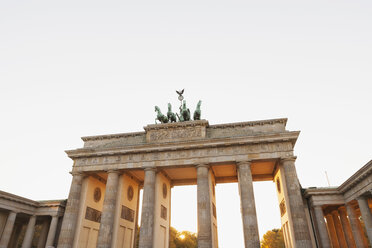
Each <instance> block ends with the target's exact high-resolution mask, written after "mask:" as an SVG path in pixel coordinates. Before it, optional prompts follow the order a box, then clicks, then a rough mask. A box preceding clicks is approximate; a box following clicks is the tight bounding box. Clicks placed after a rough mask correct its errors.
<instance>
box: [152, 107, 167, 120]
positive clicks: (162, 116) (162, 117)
mask: <svg viewBox="0 0 372 248" xmlns="http://www.w3.org/2000/svg"><path fill="white" fill-rule="evenodd" d="M155 112H157V113H158V114H157V116H156V118H155V123H156V120H159V121H160V122H161V123H168V117H167V116H166V115H163V114H162V113H161V111H160V108H159V107H158V106H155Z"/></svg>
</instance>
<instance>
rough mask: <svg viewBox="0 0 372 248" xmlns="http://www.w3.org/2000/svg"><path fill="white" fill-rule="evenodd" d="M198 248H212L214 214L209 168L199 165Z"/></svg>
mask: <svg viewBox="0 0 372 248" xmlns="http://www.w3.org/2000/svg"><path fill="white" fill-rule="evenodd" d="M196 172H197V187H198V195H197V198H198V248H212V214H211V197H210V195H209V194H210V190H209V166H208V165H204V164H201V165H198V166H197V167H196Z"/></svg>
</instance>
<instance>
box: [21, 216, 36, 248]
mask: <svg viewBox="0 0 372 248" xmlns="http://www.w3.org/2000/svg"><path fill="white" fill-rule="evenodd" d="M35 223H36V216H35V215H33V216H31V217H30V220H29V221H28V225H27V229H26V234H25V237H24V238H23V243H22V248H30V247H31V243H32V238H33V237H34V231H35Z"/></svg>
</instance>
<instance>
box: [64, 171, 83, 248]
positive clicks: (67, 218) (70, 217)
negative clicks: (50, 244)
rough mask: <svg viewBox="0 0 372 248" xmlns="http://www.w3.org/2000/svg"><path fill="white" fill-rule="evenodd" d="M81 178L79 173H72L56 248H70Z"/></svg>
mask: <svg viewBox="0 0 372 248" xmlns="http://www.w3.org/2000/svg"><path fill="white" fill-rule="evenodd" d="M83 178H84V177H83V175H82V174H80V173H76V174H73V177H72V182H71V187H70V193H69V195H68V200H67V205H66V210H65V215H64V217H63V222H62V227H61V233H60V235H59V240H58V248H72V244H73V242H74V235H75V230H76V223H77V220H78V214H79V209H80V196H81V186H82V183H83Z"/></svg>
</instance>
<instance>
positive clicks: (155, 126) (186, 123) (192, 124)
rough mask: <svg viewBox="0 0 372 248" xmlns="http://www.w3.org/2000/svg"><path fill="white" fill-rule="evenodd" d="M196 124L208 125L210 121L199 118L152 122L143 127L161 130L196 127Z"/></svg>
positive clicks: (147, 129)
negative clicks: (171, 121) (195, 119)
mask: <svg viewBox="0 0 372 248" xmlns="http://www.w3.org/2000/svg"><path fill="white" fill-rule="evenodd" d="M195 126H203V127H208V126H209V122H208V121H207V120H197V121H184V122H173V123H164V124H150V125H147V126H145V127H143V129H145V131H146V132H147V131H149V130H159V129H172V128H180V127H195Z"/></svg>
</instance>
